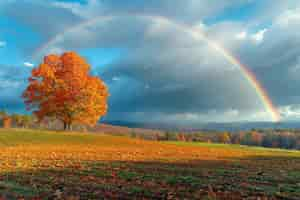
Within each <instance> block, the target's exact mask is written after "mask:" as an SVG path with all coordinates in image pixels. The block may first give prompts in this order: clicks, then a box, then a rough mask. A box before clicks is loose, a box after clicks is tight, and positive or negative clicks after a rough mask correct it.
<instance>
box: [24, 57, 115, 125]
mask: <svg viewBox="0 0 300 200" xmlns="http://www.w3.org/2000/svg"><path fill="white" fill-rule="evenodd" d="M89 70H90V66H89V64H87V62H86V61H85V60H84V59H83V58H81V57H80V56H79V55H78V54H76V53H75V52H67V53H64V54H63V55H61V56H58V55H48V56H45V57H44V61H43V63H42V64H40V66H39V67H38V68H36V69H33V70H32V75H31V77H30V78H29V85H28V87H27V89H26V90H25V91H24V93H23V97H24V98H25V103H26V105H27V108H28V109H30V110H34V113H35V114H36V116H37V117H38V119H39V120H42V119H43V118H45V117H55V118H57V119H59V120H61V121H62V122H63V123H64V128H69V127H70V125H71V124H72V123H80V124H86V125H95V124H96V123H97V121H98V120H99V118H100V117H101V116H103V115H105V114H106V112H107V98H108V95H109V94H108V90H107V87H106V86H105V84H104V82H103V81H102V80H101V79H100V78H98V77H93V76H91V75H89Z"/></svg>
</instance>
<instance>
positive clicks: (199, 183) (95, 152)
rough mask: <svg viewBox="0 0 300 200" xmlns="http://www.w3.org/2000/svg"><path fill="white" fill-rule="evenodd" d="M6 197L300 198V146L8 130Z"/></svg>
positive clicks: (2, 170)
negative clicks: (270, 146)
mask: <svg viewBox="0 0 300 200" xmlns="http://www.w3.org/2000/svg"><path fill="white" fill-rule="evenodd" d="M0 151H1V153H0V163H1V165H0V194H1V198H0V199H69V200H71V199H72V200H75V199H291V200H294V199H295V200H296V199H300V151H288V150H279V149H264V148H255V147H247V146H239V145H225V144H224V145H221V144H206V143H185V142H157V141H145V140H141V139H132V138H129V137H122V136H109V135H104V134H96V133H91V134H89V133H85V134H83V133H74V132H50V131H39V130H26V129H2V130H0Z"/></svg>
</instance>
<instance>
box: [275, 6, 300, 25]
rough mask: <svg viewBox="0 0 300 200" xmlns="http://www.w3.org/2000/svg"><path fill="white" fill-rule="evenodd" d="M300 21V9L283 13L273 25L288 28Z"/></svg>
mask: <svg viewBox="0 0 300 200" xmlns="http://www.w3.org/2000/svg"><path fill="white" fill-rule="evenodd" d="M299 21H300V8H297V9H293V10H292V9H290V10H287V11H285V12H283V13H282V14H281V15H279V16H278V17H277V19H276V20H275V23H276V24H278V25H279V26H286V27H287V26H289V25H291V24H293V23H299Z"/></svg>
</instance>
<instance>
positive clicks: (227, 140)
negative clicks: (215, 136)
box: [219, 132, 230, 144]
mask: <svg viewBox="0 0 300 200" xmlns="http://www.w3.org/2000/svg"><path fill="white" fill-rule="evenodd" d="M219 142H220V143H224V144H228V143H230V134H229V133H227V132H224V133H222V134H220V135H219Z"/></svg>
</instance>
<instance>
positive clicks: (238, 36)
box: [235, 31, 248, 40]
mask: <svg viewBox="0 0 300 200" xmlns="http://www.w3.org/2000/svg"><path fill="white" fill-rule="evenodd" d="M247 36H248V34H247V32H246V31H242V32H240V33H238V34H236V35H235V38H236V39H238V40H244V39H246V38H247Z"/></svg>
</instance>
